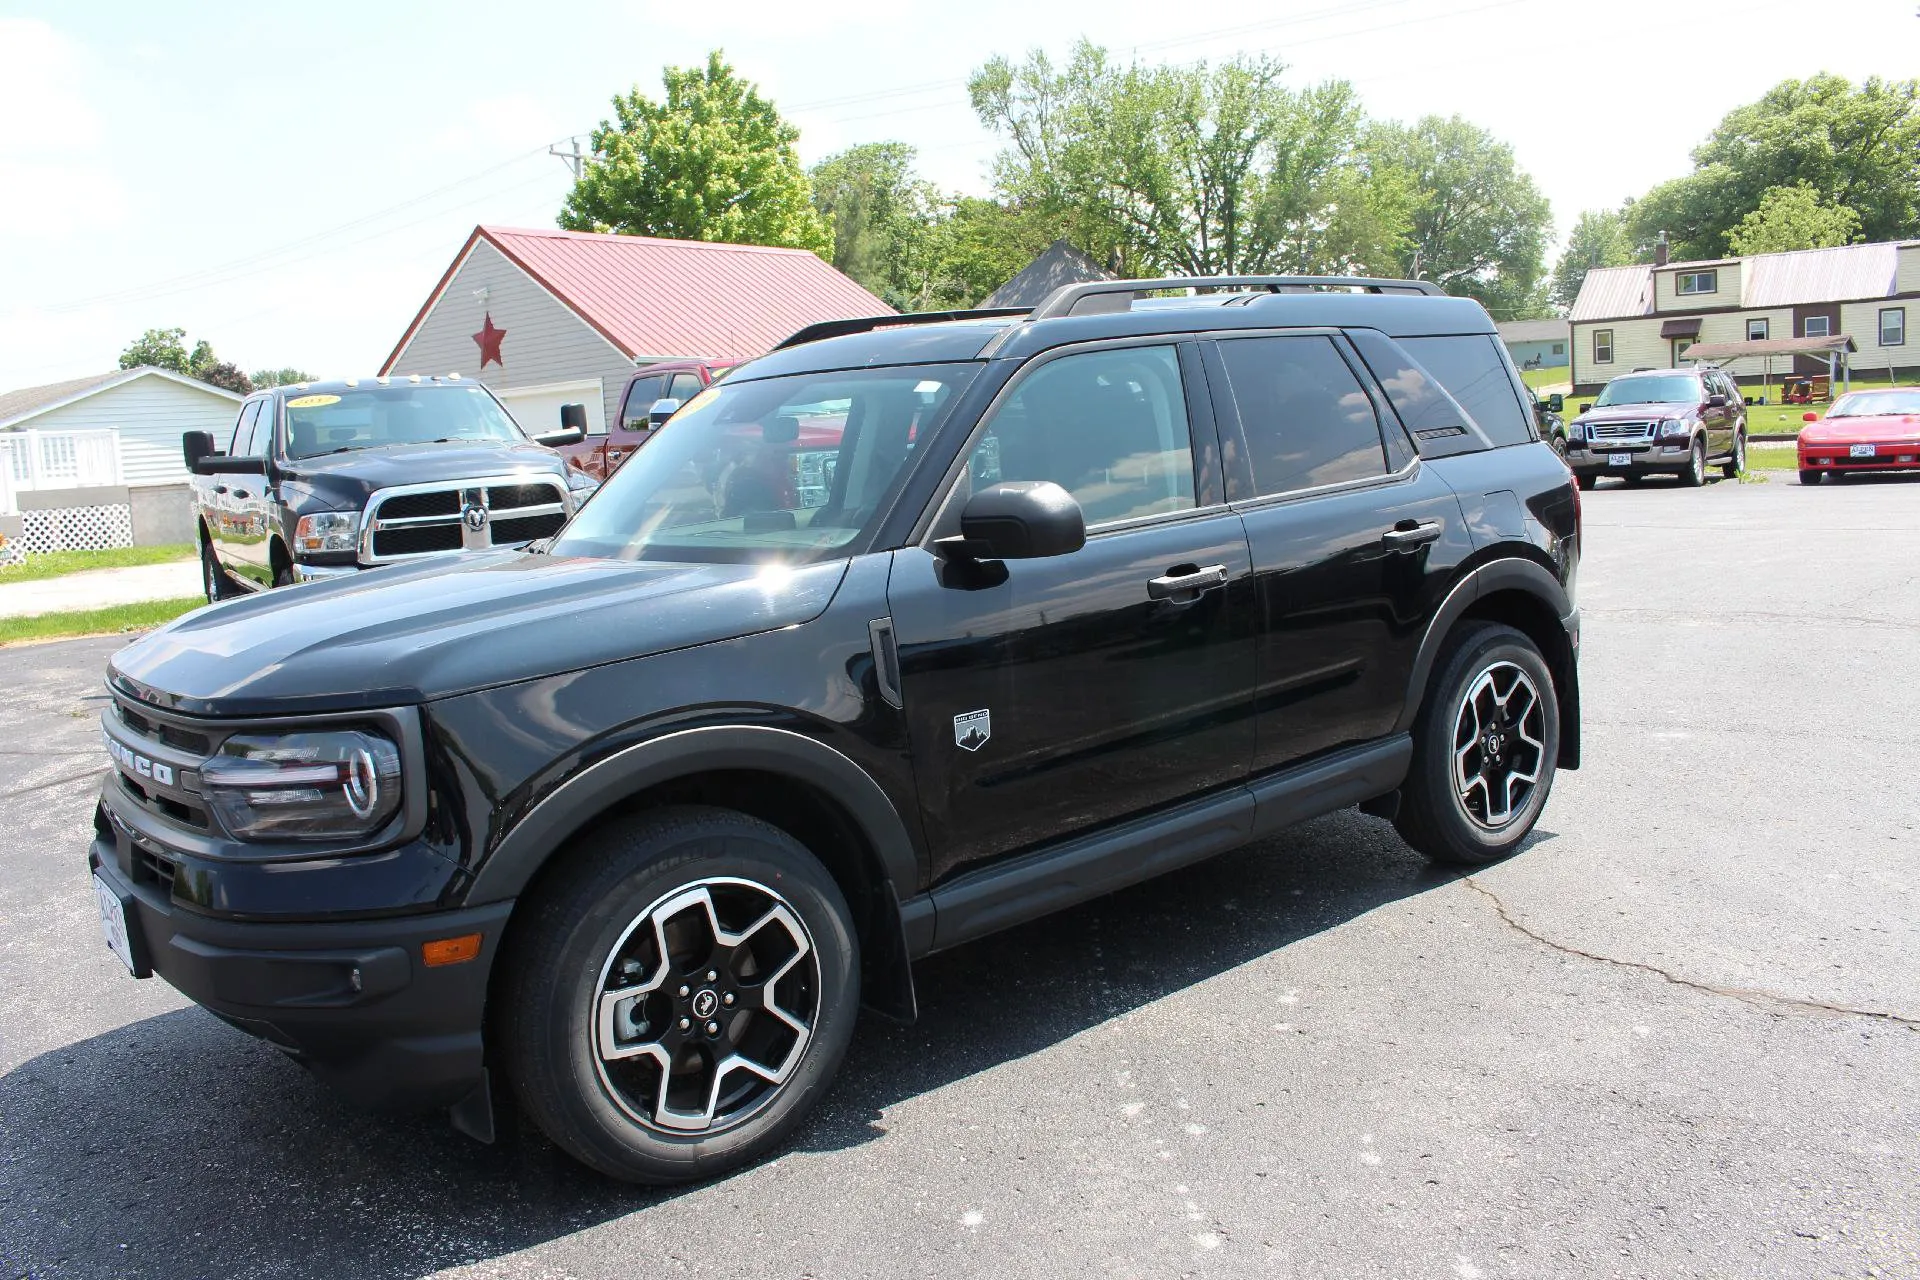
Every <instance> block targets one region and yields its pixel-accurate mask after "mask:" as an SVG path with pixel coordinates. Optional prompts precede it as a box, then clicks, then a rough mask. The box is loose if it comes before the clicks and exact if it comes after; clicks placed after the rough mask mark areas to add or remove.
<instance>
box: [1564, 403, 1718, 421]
mask: <svg viewBox="0 0 1920 1280" xmlns="http://www.w3.org/2000/svg"><path fill="white" fill-rule="evenodd" d="M1699 410H1700V405H1699V402H1698V401H1694V400H1677V401H1671V402H1661V403H1657V404H1603V405H1598V406H1596V407H1594V408H1592V409H1589V410H1587V411H1586V412H1585V413H1583V414H1581V415H1580V416H1579V417H1578V418H1576V419H1574V421H1576V422H1650V421H1652V420H1654V419H1656V418H1684V417H1686V416H1687V415H1688V414H1690V413H1698V412H1699Z"/></svg>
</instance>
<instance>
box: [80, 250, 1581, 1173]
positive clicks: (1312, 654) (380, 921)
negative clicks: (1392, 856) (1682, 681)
mask: <svg viewBox="0 0 1920 1280" xmlns="http://www.w3.org/2000/svg"><path fill="white" fill-rule="evenodd" d="M1185 289H1194V290H1196V292H1195V293H1194V295H1193V296H1190V297H1165V296H1149V295H1153V294H1160V295H1165V294H1168V293H1172V292H1174V291H1176V290H1185ZM1433 295H1434V289H1433V287H1432V286H1431V285H1427V284H1423V283H1420V282H1409V281H1384V280H1355V279H1319V278H1305V279H1302V278H1285V277H1278V278H1276V277H1256V278H1241V279H1200V280H1158V281H1122V282H1113V283H1098V284H1087V285H1072V286H1068V287H1066V288H1063V289H1061V290H1060V291H1058V292H1056V293H1055V294H1053V295H1052V296H1051V297H1050V298H1049V299H1048V300H1047V301H1046V302H1044V303H1043V304H1042V305H1041V306H1040V307H1038V308H1036V309H1035V310H1034V311H1032V312H1031V313H1021V314H1009V313H1006V312H973V313H949V314H944V315H932V316H888V317H885V318H884V319H872V320H862V321H841V322H833V323H828V324H822V325H816V326H814V327H812V328H810V329H807V330H804V331H802V332H801V333H799V334H796V335H794V337H793V338H791V339H789V340H788V341H787V342H785V343H784V344H782V346H781V347H780V348H779V349H777V350H776V351H774V352H773V353H772V354H770V355H767V356H765V357H763V358H761V359H759V360H756V361H755V362H753V363H752V364H751V365H749V366H747V367H745V368H742V369H741V370H739V371H738V372H736V373H735V374H733V375H732V376H731V377H729V378H728V379H727V380H726V381H725V382H723V383H720V384H717V385H715V386H713V387H710V388H708V389H707V390H705V391H703V392H702V393H701V394H700V395H699V396H697V397H695V398H694V399H692V400H691V401H689V402H688V403H687V405H686V406H685V407H684V408H683V409H682V410H681V411H680V413H679V414H678V416H676V417H675V418H674V419H673V420H672V421H671V422H670V423H669V424H668V425H667V426H666V427H665V428H664V429H663V430H662V431H661V432H660V433H659V434H658V435H657V436H656V437H655V438H654V439H653V440H651V441H650V442H649V443H648V445H647V447H646V448H644V449H642V450H640V451H639V452H638V453H636V454H635V455H634V457H633V458H632V459H630V460H629V461H628V462H627V464H626V465H625V466H624V467H622V468H621V469H620V470H619V471H618V472H617V473H616V474H615V475H614V476H613V477H612V478H611V479H610V480H609V481H608V482H607V484H606V485H605V486H604V487H603V488H602V489H601V490H600V491H599V492H598V493H597V494H596V495H595V496H594V497H593V498H592V499H591V500H590V501H589V502H587V504H586V505H585V506H584V508H583V509H582V510H581V511H580V512H579V513H578V514H577V515H575V516H574V517H573V518H572V519H571V520H570V521H569V522H568V523H567V525H566V527H565V528H564V529H563V530H561V532H560V533H559V534H558V535H557V536H556V537H555V538H553V539H552V540H551V541H550V542H547V543H545V544H540V543H536V544H534V546H533V547H532V548H530V549H528V550H523V551H511V550H510V551H499V552H486V553H479V554H475V555H471V556H466V557H460V558H454V559H442V560H437V561H432V562H424V563H419V564H414V565H402V566H394V567H389V568H383V569H379V570H376V571H373V572H370V573H364V574H358V575H355V576H353V577H350V578H343V579H340V580H336V581H331V582H324V583H318V584H314V585H311V586H306V587H302V588H300V589H299V590H296V591H288V592H274V593H271V594H268V595H257V596H250V597H248V598H245V599H240V600H235V601H230V602H226V603H222V604H217V605H214V606H212V607H210V608H207V609H204V610H202V611H200V612H197V613H194V614H191V615H188V616H187V617H185V618H183V619H181V620H180V621H178V622H176V623H174V624H173V625H171V626H169V627H166V628H164V629H162V630H159V631H157V632H154V633H153V634H151V635H149V636H147V637H146V638H144V639H142V640H139V641H136V642H135V643H133V644H131V645H129V646H127V647H126V648H125V649H123V650H121V651H120V652H119V653H117V654H116V655H115V656H114V658H113V660H112V662H111V665H110V668H109V672H108V684H109V690H110V692H111V695H112V700H111V706H110V707H109V708H108V710H107V711H106V712H105V713H104V716H103V720H102V727H103V729H104V730H105V733H106V737H107V745H108V748H109V751H110V753H111V755H112V759H113V762H114V764H115V766H116V767H115V768H114V769H113V770H112V771H111V772H110V773H109V775H108V780H107V782H106V784H105V786H104V787H103V790H102V793H101V797H100V804H99V808H98V811H97V814H96V817H95V823H94V837H93V843H92V847H91V850H90V853H89V856H88V860H89V864H90V866H91V868H92V871H93V873H94V877H95V879H94V888H95V892H96V896H97V898H98V901H99V905H100V909H101V919H102V924H103V926H104V928H105V931H106V933H107V938H108V942H109V944H110V945H111V946H112V947H113V948H114V950H115V951H116V952H117V953H118V954H119V955H120V957H121V959H122V960H123V961H124V962H125V963H126V964H127V966H128V968H129V969H130V970H131V971H132V972H133V973H134V974H135V975H136V976H141V977H144V976H146V975H148V974H151V973H159V974H160V975H161V976H163V977H165V978H166V979H168V981H170V982H171V983H173V984H174V985H175V986H177V987H178V988H180V990H182V991H183V992H185V993H186V994H187V995H189V996H190V997H192V998H193V999H194V1000H196V1001H198V1002H200V1003H201V1004H203V1005H205V1006H206V1007H207V1008H209V1009H210V1010H212V1011H214V1012H215V1013H217V1014H218V1015H219V1016H221V1017H222V1018H224V1019H226V1020H227V1021H229V1022H231V1023H233V1024H234V1025H236V1026H238V1027H241V1028H243V1029H245V1030H247V1031H249V1032H252V1033H253V1034H255V1035H258V1036H260V1037H262V1038H264V1039H266V1040H269V1041H271V1042H273V1043H274V1044H277V1045H280V1046H282V1047H283V1048H285V1049H287V1050H289V1051H291V1052H293V1053H294V1054H296V1055H298V1056H299V1057H301V1058H302V1059H303V1060H305V1061H306V1062H307V1063H309V1064H310V1065H311V1066H312V1068H313V1069H314V1070H315V1071H316V1072H318V1073H319V1074H320V1075H321V1076H323V1077H325V1078H327V1079H329V1080H330V1081H332V1082H333V1083H334V1084H335V1085H337V1086H338V1087H339V1088H341V1089H342V1090H344V1091H345V1092H346V1093H347V1094H349V1095H350V1096H352V1097H354V1098H356V1099H358V1100H360V1101H362V1102H364V1103H367V1104H370V1105H395V1106H399V1105H406V1106H428V1107H430V1106H444V1107H450V1108H451V1109H452V1113H453V1119H454V1122H455V1124H456V1125H458V1126H459V1127H460V1128H462V1129H463V1130H464V1131H466V1132H469V1133H471V1134H474V1135H475V1136H478V1137H482V1138H487V1137H490V1136H491V1135H492V1134H493V1131H494V1117H495V1108H496V1107H497V1106H499V1105H501V1104H502V1103H503V1102H505V1101H507V1100H509V1099H517V1101H518V1104H519V1106H520V1107H521V1108H523V1109H524V1113H526V1114H527V1115H529V1116H530V1118H531V1119H532V1120H533V1121H534V1122H535V1123H537V1124H538V1126H539V1127H540V1128H541V1129H542V1130H544V1131H545V1132H546V1133H547V1134H548V1135H550V1136H551V1137H552V1139H553V1140H554V1141H555V1142H556V1143H558V1144H559V1145H560V1146H561V1147H563V1148H564V1149H565V1150H567V1151H569V1152H571V1153H572V1154H573V1155H574V1156H576V1157H578V1158H579V1159H581V1160H583V1161H585V1162H586V1163H587V1164H589V1165H591V1166H593V1167H595V1168H597V1169H600V1170H603V1171H604V1172H606V1173H608V1174H611V1175H613V1176H616V1177H620V1178H628V1179H633V1180H636V1181H643V1182H671V1181H677V1180H684V1179H689V1178H694V1177H705V1176H710V1175H712V1174H714V1173H717V1172H720V1171H722V1170H725V1169H727V1168H729V1167H731V1166H734V1165H737V1164H740V1163H741V1162H743V1161H747V1160H751V1159H753V1158H755V1157H757V1156H759V1155H761V1154H762V1153H765V1152H767V1151H769V1150H770V1149H771V1148H773V1147H774V1146H775V1145H776V1144H778V1143H779V1142H780V1141H781V1140H782V1138H783V1137H784V1136H785V1135H786V1134H788V1133H790V1132H791V1131H792V1130H793V1128H794V1126H795V1125H796V1124H798V1123H799V1121H800V1120H801V1118H802V1117H803V1116H804V1115H805V1114H806V1113H807V1111H808V1110H809V1108H811V1107H812V1106H813V1105H814V1104H815V1103H817V1102H818V1101H819V1099H820V1097H821V1095H822V1093H823V1092H824V1091H825V1090H826V1089H827V1087H828V1085H829V1082H830V1081H831V1079H832V1077H833V1075H834V1072H835V1069H836V1068H837V1067H838V1065H839V1063H840V1059H841V1056H842V1054H843V1052H844V1051H845V1049H846V1047H847V1044H848V1040H849V1037H850V1036H851V1034H852V1031H853V1025H854V1016H855V1012H856V1010H857V1008H858V1007H859V1006H860V1005H861V1003H862V1002H863V1001H864V1002H865V1003H866V1004H867V1005H869V1006H871V1007H873V1008H876V1009H877V1010H879V1011H881V1012H883V1013H885V1014H888V1015H891V1016H894V1017H897V1018H902V1019H905V1018H911V1017H912V1016H913V1014H914V992H913V980H912V968H911V966H912V962H913V961H914V959H915V958H916V957H919V956H924V955H926V954H928V953H929V952H932V951H936V950H939V949H941V948H945V947H951V946H954V945H956V944H958V943H962V942H965V941H967V940H969V939H974V938H979V937H981V936H982V935H984V934H988V933H991V932H993V931H994V930H997V929H1003V928H1006V927H1008V926H1010V925H1014V924H1017V923H1020V922H1022V921H1026V920H1030V919H1033V918H1034V917H1037V916H1040V915H1042V914H1044V913H1047V912H1050V911H1053V910H1056V909H1058V908H1060V907H1063V906H1066V905H1069V904H1071V903H1074V902H1077V901H1080V900H1083V899H1086V898H1088V897H1091V896H1094V895H1097V894H1102V893H1105V892H1108V891H1110V890H1112V889H1116V888H1118V887H1120V886H1123V885H1126V884H1130V883H1133V882H1136V881H1139V880H1143V879H1146V878H1147V877H1150V876H1154V875H1158V874H1160V873H1162V872H1165V871H1167V870H1170V869H1172V868H1175V867H1179V866H1182V865H1184V864H1187V863H1191V862H1193V861H1195V860H1197V859H1201V858H1205V857H1209V856H1211V855H1214V854H1217V853H1220V852H1222V851H1225V850H1228V849H1231V848H1234V847H1235V846H1237V845H1242V844H1245V843H1246V842H1248V841H1251V840H1257V839H1260V838H1262V837H1264V836H1267V835H1270V834H1271V833H1273V832H1276V831H1278V830H1280V829H1282V828H1284V827H1286V826H1288V825H1289V824H1292V823H1296V822H1299V821H1301V820H1303V819H1306V818H1311V817H1313V816H1315V815H1318V814H1323V813H1327V812H1330V811H1332V810H1335V809H1339V808H1342V807H1346V806H1352V805H1359V806H1360V807H1361V808H1363V809H1364V810H1366V811H1367V812H1370V813H1373V814H1376V815H1378V816H1381V817H1384V818H1390V819H1391V820H1392V821H1394V822H1395V823H1396V824H1397V825H1398V827H1399V830H1400V831H1401V833H1402V834H1403V835H1404V836H1405V838H1406V839H1407V841H1408V842H1409V843H1410V844H1411V845H1413V846H1414V847H1415V848H1416V849H1418V850H1419V851H1421V852H1422V853H1424V854H1426V855H1427V856H1428V857H1430V858H1433V859H1435V860H1437V861H1440V862H1444V863H1450V864H1465V865H1474V864H1480V863H1485V862H1489V861H1491V860H1493V859H1496V858H1500V857H1503V856H1505V855H1507V854H1509V853H1511V852H1513V851H1514V850H1515V849H1516V848H1517V846H1518V845H1519V843H1520V841H1521V840H1522V838H1523V837H1524V836H1526V834H1527V833H1528V831H1529V830H1530V829H1531V828H1532V826H1533V824H1534V822H1535V820H1536V819H1537V818H1538V817H1539V815H1540V812H1541V808H1542V806H1543V805H1544V804H1545V803H1546V800H1547V794H1548V791H1549V788H1550V787H1551V786H1552V783H1553V779H1554V772H1555V769H1556V768H1562V769H1565V768H1572V767H1574V766H1576V765H1577V763H1578V759H1579V724H1580V715H1579V711H1580V707H1579V685H1578V677H1577V671H1576V655H1577V650H1578V638H1579V629H1578V613H1577V611H1576V610H1575V608H1574V604H1573V600H1572V588H1573V582H1574V577H1575V571H1576V568H1577V565H1578V562H1579V547H1580V533H1579V528H1580V506H1579V500H1578V495H1577V493H1576V490H1575V487H1574V483H1573V477H1572V476H1571V475H1570V474H1569V472H1568V470H1567V468H1566V466H1565V465H1564V464H1563V463H1562V462H1561V461H1560V459H1559V458H1558V457H1557V456H1556V455H1555V454H1554V452H1553V450H1552V449H1551V448H1550V447H1549V446H1548V445H1547V444H1545V443H1543V442H1542V441H1541V440H1540V439H1539V437H1538V434H1537V430H1536V428H1535V425H1534V422H1533V418H1532V415H1531V413H1530V412H1529V404H1528V399H1527V397H1526V393H1525V390H1524V388H1523V387H1522V385H1521V381H1520V378H1519V376H1518V374H1517V373H1516V371H1515V370H1514V368H1513V366H1512V363H1511V362H1510V361H1509V360H1508V358H1507V356H1506V354H1505V352H1504V350H1503V348H1502V347H1501V345H1500V342H1499V339H1498V338H1497V337H1496V336H1495V334H1494V328H1493V325H1492V323H1491V322H1490V321H1489V320H1488V318H1487V315H1486V313H1485V312H1484V311H1483V310H1481V308H1480V306H1479V305H1478V304H1477V303H1474V302H1472V301H1469V300H1465V299H1458V298H1449V297H1442V296H1433ZM723 472H724V473H725V474H726V475H727V476H728V477H729V479H728V484H727V489H728V494H729V498H728V501H727V504H726V505H727V508H728V509H727V510H726V511H725V512H723V511H722V510H721V502H720V499H719V495H718V494H716V492H715V489H714V485H715V483H716V481H715V477H716V476H718V475H720V474H722V473H723Z"/></svg>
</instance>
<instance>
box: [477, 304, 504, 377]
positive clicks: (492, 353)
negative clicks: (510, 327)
mask: <svg viewBox="0 0 1920 1280" xmlns="http://www.w3.org/2000/svg"><path fill="white" fill-rule="evenodd" d="M506 336H507V331H506V330H505V329H502V328H499V327H497V326H496V325H495V324H494V323H493V312H491V311H489V312H487V313H486V323H484V324H482V325H481V326H480V332H478V333H476V334H474V335H473V340H474V341H475V342H477V343H479V344H480V367H481V368H482V369H484V368H486V367H487V361H489V360H491V361H493V363H495V364H497V365H499V366H500V367H501V368H502V369H504V368H506V367H507V362H506V361H504V360H502V359H501V358H500V340H501V339H502V338H504V337H506Z"/></svg>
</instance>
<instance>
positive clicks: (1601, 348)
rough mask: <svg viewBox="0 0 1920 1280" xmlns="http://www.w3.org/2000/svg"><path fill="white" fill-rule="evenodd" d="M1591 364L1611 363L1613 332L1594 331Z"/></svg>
mask: <svg viewBox="0 0 1920 1280" xmlns="http://www.w3.org/2000/svg"><path fill="white" fill-rule="evenodd" d="M1593 362H1594V363H1595V364H1612V363H1613V330H1611V329H1595V330H1594V331H1593Z"/></svg>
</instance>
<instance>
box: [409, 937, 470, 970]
mask: <svg viewBox="0 0 1920 1280" xmlns="http://www.w3.org/2000/svg"><path fill="white" fill-rule="evenodd" d="M480 937H481V935H479V934H477V933H463V934H461V935H460V936H459V937H457V938H437V939H435V940H434V941H432V942H423V943H421V944H420V960H421V963H423V964H425V965H426V966H427V968H429V969H438V968H440V967H442V966H443V965H449V964H465V963H466V962H467V961H469V960H471V959H473V958H474V957H475V956H477V955H479V954H480Z"/></svg>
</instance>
